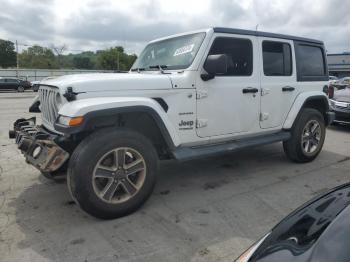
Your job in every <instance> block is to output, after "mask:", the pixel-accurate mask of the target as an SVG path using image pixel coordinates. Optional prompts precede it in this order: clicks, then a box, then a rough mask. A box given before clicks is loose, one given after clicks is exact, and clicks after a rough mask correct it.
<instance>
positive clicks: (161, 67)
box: [148, 65, 168, 74]
mask: <svg viewBox="0 0 350 262" xmlns="http://www.w3.org/2000/svg"><path fill="white" fill-rule="evenodd" d="M148 68H150V69H159V71H160V72H161V73H162V74H165V72H164V69H167V68H168V66H167V65H151V66H149V67H148Z"/></svg>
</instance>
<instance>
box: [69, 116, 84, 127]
mask: <svg viewBox="0 0 350 262" xmlns="http://www.w3.org/2000/svg"><path fill="white" fill-rule="evenodd" d="M83 120H84V118H83V117H82V116H78V117H73V118H71V119H70V120H69V126H78V125H80V124H81V123H83Z"/></svg>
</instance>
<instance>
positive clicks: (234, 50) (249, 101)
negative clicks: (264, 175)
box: [197, 34, 260, 137]
mask: <svg viewBox="0 0 350 262" xmlns="http://www.w3.org/2000/svg"><path fill="white" fill-rule="evenodd" d="M256 47H257V39H256V37H255V36H238V35H237V36H235V35H229V36H227V35H224V34H223V35H217V36H216V37H215V38H214V39H213V40H212V44H211V48H210V51H209V54H208V55H215V54H226V55H227V57H228V71H227V73H226V74H224V75H216V76H215V78H214V79H211V80H208V81H203V80H202V79H201V78H200V77H199V79H198V81H197V92H198V93H197V135H198V136H200V137H211V136H220V135H228V134H233V135H234V134H238V133H243V132H253V131H254V130H255V129H257V128H260V127H259V111H260V82H259V71H258V64H259V62H258V61H257V59H256V58H257V57H258V54H257V48H256ZM202 70H204V69H202Z"/></svg>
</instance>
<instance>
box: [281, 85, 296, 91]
mask: <svg viewBox="0 0 350 262" xmlns="http://www.w3.org/2000/svg"><path fill="white" fill-rule="evenodd" d="M294 90H295V88H294V87H292V86H284V87H282V92H293V91H294Z"/></svg>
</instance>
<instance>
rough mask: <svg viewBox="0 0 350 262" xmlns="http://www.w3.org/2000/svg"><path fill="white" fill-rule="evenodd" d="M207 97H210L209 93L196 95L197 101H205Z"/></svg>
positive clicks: (202, 92)
mask: <svg viewBox="0 0 350 262" xmlns="http://www.w3.org/2000/svg"><path fill="white" fill-rule="evenodd" d="M206 97H208V93H207V92H204V91H201V92H197V94H196V99H197V100H199V99H203V98H206Z"/></svg>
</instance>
